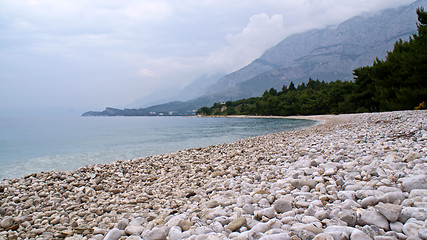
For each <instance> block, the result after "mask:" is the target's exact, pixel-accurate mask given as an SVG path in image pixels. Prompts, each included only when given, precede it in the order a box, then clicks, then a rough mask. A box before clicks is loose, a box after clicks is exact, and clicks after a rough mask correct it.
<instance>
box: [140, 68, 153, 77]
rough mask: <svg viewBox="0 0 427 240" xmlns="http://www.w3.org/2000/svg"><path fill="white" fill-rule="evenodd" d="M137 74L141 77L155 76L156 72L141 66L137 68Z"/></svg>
mask: <svg viewBox="0 0 427 240" xmlns="http://www.w3.org/2000/svg"><path fill="white" fill-rule="evenodd" d="M139 75H141V76H142V77H155V76H156V75H157V74H156V73H155V72H153V71H151V70H150V69H146V68H143V69H141V70H139Z"/></svg>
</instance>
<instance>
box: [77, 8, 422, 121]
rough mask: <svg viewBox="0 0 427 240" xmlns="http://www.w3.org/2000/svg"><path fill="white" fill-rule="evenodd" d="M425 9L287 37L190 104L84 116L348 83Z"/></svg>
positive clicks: (175, 110) (181, 109)
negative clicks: (310, 81)
mask: <svg viewBox="0 0 427 240" xmlns="http://www.w3.org/2000/svg"><path fill="white" fill-rule="evenodd" d="M426 5H427V0H418V1H416V2H415V3H413V4H411V5H409V6H406V7H400V8H395V9H387V10H383V11H380V12H376V13H365V14H363V15H360V16H357V17H353V18H351V19H349V20H347V21H345V22H343V23H341V24H339V25H337V26H333V27H328V28H325V29H320V30H311V31H307V32H304V33H301V34H294V35H291V36H289V37H287V38H285V39H284V40H282V41H281V42H280V43H278V44H277V45H276V46H275V47H273V48H271V49H269V50H267V51H265V52H264V53H263V54H262V55H261V56H260V57H259V58H258V59H256V60H254V61H253V62H252V63H251V64H249V65H247V66H245V67H244V68H242V69H240V70H238V71H236V72H233V73H230V74H227V75H225V76H223V77H222V78H220V79H219V80H218V81H216V82H215V83H214V84H212V85H210V86H207V87H206V88H205V89H204V90H199V91H197V90H192V91H195V92H196V93H195V95H194V97H195V98H194V99H192V100H188V101H185V102H178V101H175V102H170V103H165V104H160V105H155V106H151V107H149V108H145V109H139V110H118V109H111V108H109V109H107V110H106V111H104V112H88V113H85V115H157V114H159V113H162V114H163V115H164V114H166V115H168V114H173V115H181V114H183V115H191V114H192V113H193V112H194V110H197V109H198V108H200V107H202V106H209V105H212V104H213V103H214V102H224V101H229V100H238V99H242V98H248V97H253V96H260V95H261V94H262V93H263V92H264V91H265V90H268V89H270V88H276V89H280V88H281V87H282V86H283V85H289V83H290V82H294V83H295V84H299V83H301V82H306V81H307V80H308V79H309V77H311V78H313V79H319V80H324V81H334V80H337V79H340V80H352V71H353V69H355V68H357V67H361V66H366V65H371V64H372V62H373V61H374V60H375V58H376V57H378V58H380V59H382V58H384V57H385V55H386V53H387V51H390V50H392V49H393V45H394V43H395V42H396V41H397V40H398V39H400V38H402V39H404V40H407V39H408V38H409V36H410V35H412V34H414V33H415V32H416V30H417V27H416V23H417V15H416V9H417V8H418V7H421V6H426ZM197 93H199V94H200V95H199V96H197Z"/></svg>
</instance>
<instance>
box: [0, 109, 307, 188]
mask: <svg viewBox="0 0 427 240" xmlns="http://www.w3.org/2000/svg"><path fill="white" fill-rule="evenodd" d="M314 123H315V122H313V121H308V120H294V119H253V118H196V117H0V180H1V179H3V178H15V177H20V176H24V175H28V174H31V173H35V172H42V171H49V170H60V171H68V170H74V169H77V168H79V167H82V166H85V165H89V164H96V163H109V162H112V161H116V160H127V159H132V158H139V157H144V156H150V155H155V154H160V153H169V152H175V151H178V150H180V149H186V148H194V147H204V146H209V145H213V144H219V143H226V142H232V141H235V140H237V139H242V138H247V137H252V136H258V135H263V134H268V133H273V132H279V131H289V130H294V129H297V128H303V127H308V126H311V125H313V124H314Z"/></svg>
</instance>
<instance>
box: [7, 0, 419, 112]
mask: <svg viewBox="0 0 427 240" xmlns="http://www.w3.org/2000/svg"><path fill="white" fill-rule="evenodd" d="M412 2H414V0H298V1H295V0H232V1H230V0H180V1H176V0H122V1H117V0H61V1H57V0H19V1H17V0H0V111H7V110H8V109H38V108H68V109H87V110H102V109H103V108H104V107H106V106H113V107H123V106H127V105H128V104H130V103H132V102H133V101H135V100H136V99H139V98H142V97H146V96H150V94H153V93H158V94H160V93H162V92H163V93H165V94H169V93H170V92H171V91H176V90H178V89H182V88H183V87H184V86H186V85H187V84H189V83H191V82H192V81H194V80H195V79H197V78H199V77H200V76H210V75H215V74H218V73H230V72H233V71H236V70H238V69H240V68H242V67H244V66H245V65H247V64H249V63H250V62H252V61H253V60H254V59H256V58H257V57H259V56H260V55H261V54H262V53H263V52H264V51H265V50H267V49H268V48H271V47H273V46H274V45H276V44H277V43H278V42H280V41H281V40H283V39H284V38H286V37H287V36H289V35H291V34H294V33H300V32H304V31H306V30H310V29H314V28H318V29H319V28H324V27H327V26H331V25H337V24H339V23H340V22H343V21H345V20H347V19H349V18H351V17H353V16H356V15H359V14H361V13H364V12H373V11H379V10H382V9H385V8H391V7H398V6H402V5H408V4H410V3H412Z"/></svg>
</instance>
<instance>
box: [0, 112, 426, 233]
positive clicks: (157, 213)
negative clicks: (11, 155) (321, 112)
mask: <svg viewBox="0 0 427 240" xmlns="http://www.w3.org/2000/svg"><path fill="white" fill-rule="evenodd" d="M315 118H316V119H320V120H322V121H323V122H322V123H321V124H318V125H316V126H314V127H311V128H307V129H303V130H298V131H292V132H284V133H275V134H270V135H265V136H260V137H254V138H249V139H244V140H240V141H236V142H233V143H227V144H221V145H215V146H209V147H206V148H196V149H187V150H182V151H178V152H176V153H171V154H162V155H156V156H151V157H145V158H141V159H134V160H128V161H117V162H114V163H111V164H99V165H91V166H86V167H82V168H80V169H78V170H76V171H70V172H44V173H35V174H32V175H28V176H25V177H22V178H18V179H7V180H3V181H2V182H1V183H0V239H2V240H3V239H5V240H6V239H68V240H72V239H75V240H78V239H91V240H95V239H96V240H98V239H99V240H100V239H108V240H113V239H114V240H117V239H123V240H138V239H144V240H155V239H170V240H177V239H194V240H199V239H200V240H201V239H211V240H215V239H236V240H244V239H261V240H276V239H284V240H286V239H292V240H298V239H316V240H321V239H323V240H333V239H335V240H341V239H342V240H344V239H350V240H359V239H375V240H389V239H390V240H393V239H399V240H400V239H407V240H414V239H427V221H426V219H427V121H426V120H427V111H402V112H392V113H373V114H351V115H338V116H323V117H322V116H318V117H315Z"/></svg>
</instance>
